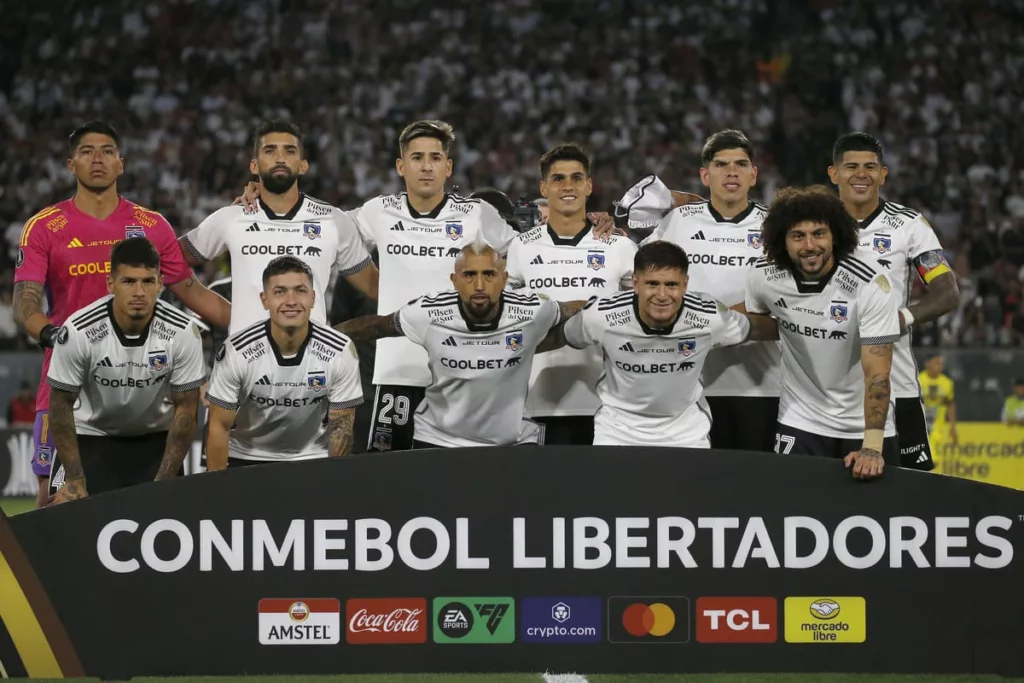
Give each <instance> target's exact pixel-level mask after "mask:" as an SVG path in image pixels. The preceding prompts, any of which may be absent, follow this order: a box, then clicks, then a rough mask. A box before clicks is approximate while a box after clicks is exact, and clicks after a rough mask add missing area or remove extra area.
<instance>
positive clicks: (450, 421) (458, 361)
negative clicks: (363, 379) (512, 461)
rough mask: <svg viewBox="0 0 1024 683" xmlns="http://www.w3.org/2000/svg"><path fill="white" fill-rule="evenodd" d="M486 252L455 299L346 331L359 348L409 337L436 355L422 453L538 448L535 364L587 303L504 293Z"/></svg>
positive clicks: (444, 295) (460, 282) (423, 411)
mask: <svg viewBox="0 0 1024 683" xmlns="http://www.w3.org/2000/svg"><path fill="white" fill-rule="evenodd" d="M481 242H482V241H481V240H478V241H476V242H474V244H472V245H470V246H467V247H464V248H463V249H462V250H461V252H460V255H459V257H458V259H457V260H456V262H455V272H454V273H452V274H450V279H451V282H452V284H453V285H454V286H455V290H451V289H449V290H445V291H441V292H438V293H436V294H430V295H426V296H422V297H420V298H418V299H416V300H414V301H412V302H410V303H408V304H406V305H405V306H402V307H401V308H400V309H399V310H398V311H396V312H395V313H392V314H391V315H371V316H363V317H360V318H354V319H352V320H349V321H347V322H344V323H342V324H341V325H338V326H337V327H336V329H338V330H341V331H342V332H345V333H346V334H348V335H349V336H351V337H352V338H353V339H379V338H382V337H397V336H404V337H405V338H406V339H408V340H409V341H410V342H412V343H414V344H417V345H419V346H421V347H423V348H424V349H425V350H426V355H427V358H428V363H429V365H428V370H429V372H430V373H431V376H432V377H433V382H432V383H431V384H430V386H428V387H427V390H426V392H425V395H424V400H423V402H422V403H421V404H420V406H419V408H418V409H417V410H416V414H415V421H414V423H415V439H414V446H415V447H417V448H437V447H444V448H459V447H469V446H507V445H513V444H528V443H537V441H538V438H539V437H540V435H541V430H540V427H539V426H538V425H537V424H536V423H535V422H532V421H530V420H527V419H524V415H525V407H526V392H527V386H528V384H529V381H530V366H531V365H532V364H533V356H534V354H535V353H537V352H538V351H539V350H543V349H544V348H545V345H544V342H545V341H549V340H550V339H551V338H553V336H551V335H549V333H550V332H551V330H552V328H555V327H556V326H557V325H558V324H559V323H560V322H561V321H562V320H564V319H565V318H567V317H569V316H571V315H572V314H574V313H575V312H576V311H578V310H579V308H580V307H582V305H583V303H584V302H583V301H577V302H572V303H556V302H554V301H552V300H551V299H549V298H547V297H545V296H541V295H538V294H534V293H533V292H524V293H518V292H512V291H504V290H505V285H506V283H507V282H508V272H507V271H506V270H505V262H504V259H502V258H501V255H500V254H499V253H498V252H497V250H495V249H493V248H492V247H489V246H487V245H485V244H482V243H481Z"/></svg>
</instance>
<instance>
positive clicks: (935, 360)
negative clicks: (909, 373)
mask: <svg viewBox="0 0 1024 683" xmlns="http://www.w3.org/2000/svg"><path fill="white" fill-rule="evenodd" d="M943 365H944V361H943V358H942V355H941V354H938V353H936V354H933V355H931V356H929V357H928V360H926V361H925V362H924V370H922V371H921V374H920V375H918V377H917V380H918V382H919V383H920V385H921V397H922V402H923V403H924V411H925V419H926V420H927V425H928V427H927V429H928V434H929V436H930V435H931V434H932V432H933V431H934V430H935V429H936V428H938V426H939V425H942V426H947V425H948V428H949V438H950V441H952V443H953V444H956V442H957V433H956V397H955V396H954V394H953V380H952V379H950V377H949V375H946V374H944V373H943V372H942V368H943ZM897 400H899V399H897ZM896 428H897V429H899V425H897V426H896Z"/></svg>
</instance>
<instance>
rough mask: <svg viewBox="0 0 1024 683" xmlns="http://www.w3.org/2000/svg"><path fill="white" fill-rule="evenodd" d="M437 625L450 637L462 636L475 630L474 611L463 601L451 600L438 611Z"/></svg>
mask: <svg viewBox="0 0 1024 683" xmlns="http://www.w3.org/2000/svg"><path fill="white" fill-rule="evenodd" d="M437 627H438V628H439V629H440V630H441V633H443V634H444V635H445V636H447V637H448V638H462V637H463V636H466V635H469V632H470V631H472V630H473V613H472V612H470V611H469V607H467V606H466V605H464V604H463V603H461V602H449V603H448V604H447V605H445V606H444V607H442V608H441V610H440V611H439V612H438V613H437Z"/></svg>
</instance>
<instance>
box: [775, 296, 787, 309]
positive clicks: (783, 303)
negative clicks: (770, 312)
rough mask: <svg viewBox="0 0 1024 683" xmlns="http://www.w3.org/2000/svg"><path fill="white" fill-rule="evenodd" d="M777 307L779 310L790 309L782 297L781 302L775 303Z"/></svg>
mask: <svg viewBox="0 0 1024 683" xmlns="http://www.w3.org/2000/svg"><path fill="white" fill-rule="evenodd" d="M775 305H776V306H778V307H779V308H789V306H787V305H786V300H785V299H783V298H782V297H779V300H778V301H776V302H775Z"/></svg>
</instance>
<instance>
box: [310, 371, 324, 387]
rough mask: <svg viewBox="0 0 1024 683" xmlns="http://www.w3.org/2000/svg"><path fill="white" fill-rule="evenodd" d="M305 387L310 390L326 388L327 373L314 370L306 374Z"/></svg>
mask: <svg viewBox="0 0 1024 683" xmlns="http://www.w3.org/2000/svg"><path fill="white" fill-rule="evenodd" d="M306 387H307V388H308V389H310V390H312V391H320V390H321V389H326V388H327V373H325V372H324V371H323V370H315V371H313V372H311V373H309V374H308V375H306Z"/></svg>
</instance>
